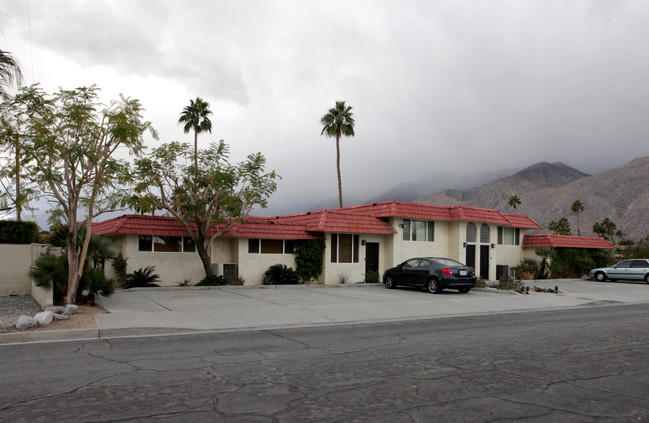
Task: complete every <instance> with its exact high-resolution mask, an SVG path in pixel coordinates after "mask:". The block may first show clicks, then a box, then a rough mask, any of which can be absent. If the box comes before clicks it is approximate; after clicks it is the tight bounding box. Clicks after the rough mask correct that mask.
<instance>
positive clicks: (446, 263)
mask: <svg viewBox="0 0 649 423" xmlns="http://www.w3.org/2000/svg"><path fill="white" fill-rule="evenodd" d="M435 262H437V263H439V264H440V265H442V266H449V267H464V265H463V264H462V263H460V262H459V261H455V260H451V259H444V258H436V259H435Z"/></svg>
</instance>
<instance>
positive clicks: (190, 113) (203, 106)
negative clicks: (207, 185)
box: [178, 97, 212, 175]
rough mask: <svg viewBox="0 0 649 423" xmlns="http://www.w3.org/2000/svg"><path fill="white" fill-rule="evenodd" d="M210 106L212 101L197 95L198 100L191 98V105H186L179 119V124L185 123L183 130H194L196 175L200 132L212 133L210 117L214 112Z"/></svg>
mask: <svg viewBox="0 0 649 423" xmlns="http://www.w3.org/2000/svg"><path fill="white" fill-rule="evenodd" d="M209 107H210V103H208V102H206V101H205V100H203V99H202V98H200V97H196V100H189V106H185V108H184V109H183V111H182V113H181V114H180V118H179V119H178V123H179V124H181V123H182V124H184V126H183V131H185V133H186V134H187V133H189V131H191V130H192V129H193V130H194V167H195V168H196V175H198V134H200V133H201V132H204V131H207V132H209V133H212V121H210V118H209V117H208V116H209V115H211V114H212V112H211V111H210V109H209Z"/></svg>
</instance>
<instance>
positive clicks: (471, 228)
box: [466, 222, 476, 242]
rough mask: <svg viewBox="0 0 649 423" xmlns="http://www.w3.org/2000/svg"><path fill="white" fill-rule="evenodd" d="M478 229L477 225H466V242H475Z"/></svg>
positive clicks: (470, 223)
mask: <svg viewBox="0 0 649 423" xmlns="http://www.w3.org/2000/svg"><path fill="white" fill-rule="evenodd" d="M475 234H476V227H475V223H473V222H469V223H468V224H467V225H466V242H475Z"/></svg>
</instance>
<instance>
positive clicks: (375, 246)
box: [365, 242, 379, 275]
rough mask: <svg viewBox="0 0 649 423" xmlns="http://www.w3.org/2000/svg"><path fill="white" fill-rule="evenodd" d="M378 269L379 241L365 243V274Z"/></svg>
mask: <svg viewBox="0 0 649 423" xmlns="http://www.w3.org/2000/svg"><path fill="white" fill-rule="evenodd" d="M378 271H379V243H378V242H368V243H367V244H365V274H366V275H367V273H368V272H378Z"/></svg>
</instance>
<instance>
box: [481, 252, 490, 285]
mask: <svg viewBox="0 0 649 423" xmlns="http://www.w3.org/2000/svg"><path fill="white" fill-rule="evenodd" d="M480 277H481V278H482V279H489V246H488V245H481V246H480Z"/></svg>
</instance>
